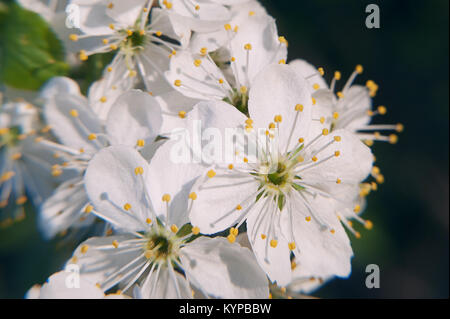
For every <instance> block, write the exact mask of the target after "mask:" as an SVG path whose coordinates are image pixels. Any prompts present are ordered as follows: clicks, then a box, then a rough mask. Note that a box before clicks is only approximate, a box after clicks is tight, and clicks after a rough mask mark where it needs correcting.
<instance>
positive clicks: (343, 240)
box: [282, 196, 353, 278]
mask: <svg viewBox="0 0 450 319" xmlns="http://www.w3.org/2000/svg"><path fill="white" fill-rule="evenodd" d="M293 198H295V199H294V202H293V207H294V208H295V209H294V211H293V212H292V226H290V225H289V224H288V223H287V221H289V219H287V220H286V222H285V223H283V224H282V228H283V229H284V232H286V233H287V232H288V231H289V229H290V227H292V229H293V233H294V239H295V243H296V250H295V251H294V253H295V256H296V258H295V262H296V264H297V267H298V270H297V271H296V273H295V275H296V276H297V277H319V278H327V277H329V276H333V275H336V276H340V277H346V276H348V275H349V274H350V272H351V258H352V257H353V251H352V248H351V246H350V240H349V238H348V236H347V234H346V232H345V230H344V228H343V227H342V225H341V223H340V221H339V219H338V218H337V216H336V213H335V212H334V207H333V206H331V205H330V202H329V201H328V200H326V199H323V198H321V196H317V197H316V198H315V199H314V198H312V197H311V196H308V201H309V203H310V206H311V207H312V208H313V209H314V211H315V212H316V214H318V216H320V219H321V221H322V222H323V223H325V224H326V225H327V226H328V228H327V229H326V228H323V227H321V226H322V225H320V224H319V223H318V222H317V221H316V220H315V218H314V217H313V218H312V219H311V221H307V220H306V219H305V216H308V214H309V210H308V208H307V207H306V206H305V205H304V204H303V201H301V200H299V197H293ZM302 212H304V213H302ZM331 230H333V232H332V231H331Z"/></svg>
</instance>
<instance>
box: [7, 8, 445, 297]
mask: <svg viewBox="0 0 450 319" xmlns="http://www.w3.org/2000/svg"><path fill="white" fill-rule="evenodd" d="M1 1H2V0H0V2H1ZM261 2H262V3H263V5H264V6H265V7H266V8H267V10H268V12H269V13H270V14H271V15H272V16H274V17H275V19H276V20H277V25H278V29H279V33H280V34H281V35H284V36H285V37H286V38H287V39H288V40H289V58H290V60H292V59H295V58H302V59H306V60H308V61H309V62H310V63H312V64H314V65H316V66H322V67H324V69H325V71H326V72H327V75H328V76H329V75H330V74H332V73H333V71H334V70H340V71H341V72H342V74H343V79H345V78H346V77H347V76H348V75H349V74H350V73H351V72H352V70H353V69H354V67H355V65H356V64H362V65H363V66H364V69H365V72H364V74H363V75H362V76H361V77H359V78H358V80H357V81H360V83H365V82H366V81H367V80H368V79H372V80H374V81H375V82H376V83H377V84H379V86H380V89H379V91H378V94H377V96H376V98H375V100H374V104H375V105H386V106H387V107H388V113H387V114H386V115H385V116H383V117H378V118H376V121H378V122H380V123H398V122H401V123H403V124H404V125H405V131H404V132H403V133H402V134H400V139H399V143H398V144H396V145H390V144H387V143H377V144H375V146H374V147H373V149H374V152H375V154H376V155H377V166H379V167H380V168H381V170H382V173H383V174H384V176H385V179H386V182H385V183H384V184H383V185H381V187H380V188H379V190H378V191H377V192H374V193H372V194H371V195H370V196H369V198H368V201H369V206H368V209H367V210H366V212H365V213H364V215H365V217H366V218H368V219H370V220H372V221H373V223H374V228H373V229H372V230H370V231H367V230H364V229H361V234H362V238H361V239H353V240H352V243H353V248H354V251H355V257H354V259H353V272H352V274H351V276H350V277H349V278H348V279H335V280H332V281H331V282H329V283H328V284H327V285H325V286H324V287H323V288H321V289H319V290H318V291H316V292H315V293H314V296H317V297H322V298H448V296H449V197H448V191H449V190H448V182H449V172H448V162H449V140H448V136H449V127H448V125H449V93H448V87H449V83H448V70H449V65H448V61H449V58H448V57H449V48H448V46H449V40H448V29H449V22H448V13H449V8H448V6H449V1H447V0H430V1H428V0H421V1H419V0H417V1H408V0H395V1H375V0H368V1H356V0H341V1H336V0H314V1H292V0H261ZM371 3H375V4H378V5H379V7H380V13H381V28H380V29H367V28H366V26H365V19H366V16H367V13H365V8H366V6H367V5H368V4H371ZM2 36H3V35H2V34H1V33H0V37H2ZM90 60H91V59H90ZM96 61H97V60H95V59H94V62H95V63H97V62H98V61H97V62H96ZM89 63H93V62H89ZM29 210H30V209H29ZM35 222H36V220H35V215H34V214H32V213H30V214H28V217H27V218H26V219H25V220H24V221H23V222H21V223H18V224H15V225H14V226H12V227H9V228H6V229H0V298H22V297H23V295H24V293H25V292H26V291H27V289H28V288H30V287H31V286H32V285H33V284H35V283H42V282H44V281H45V280H46V278H47V277H48V276H49V275H50V274H51V273H53V272H55V271H57V270H58V269H59V268H60V267H61V264H62V262H63V261H64V260H65V258H66V257H68V256H70V253H71V246H72V245H73V243H71V242H70V241H68V242H67V243H66V244H67V245H68V247H67V246H65V248H64V249H63V248H62V247H63V246H62V245H61V244H60V240H55V241H51V242H46V241H44V240H43V239H42V237H41V236H40V235H39V233H38V232H37V230H36V223H35ZM368 264H377V265H379V267H380V271H381V287H380V288H379V289H367V288H366V286H365V277H366V275H367V274H366V273H365V267H366V265H368Z"/></svg>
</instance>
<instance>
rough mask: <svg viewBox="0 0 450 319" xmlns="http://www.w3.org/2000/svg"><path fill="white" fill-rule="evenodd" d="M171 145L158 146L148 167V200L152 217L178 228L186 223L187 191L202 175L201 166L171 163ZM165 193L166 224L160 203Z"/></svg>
mask: <svg viewBox="0 0 450 319" xmlns="http://www.w3.org/2000/svg"><path fill="white" fill-rule="evenodd" d="M172 148H173V142H171V141H169V142H166V143H165V144H164V145H162V146H161V147H160V148H159V149H158V150H157V151H156V153H155V155H154V156H153V158H152V159H151V162H150V164H149V166H148V170H149V172H148V175H147V178H148V185H149V189H150V198H151V201H152V203H153V207H154V209H155V212H156V214H157V215H158V216H159V218H160V219H161V220H163V221H165V223H166V224H168V225H171V224H175V225H178V226H182V225H184V224H186V223H187V222H189V220H188V199H189V192H190V190H191V188H192V185H193V183H194V181H195V179H196V178H197V177H198V176H199V175H200V174H201V173H202V172H203V169H202V168H201V166H199V165H196V164H193V163H175V162H173V161H172V160H171V150H172ZM165 194H169V195H170V196H171V200H170V202H169V221H166V217H165V216H166V211H167V207H166V206H167V203H166V202H163V201H162V197H163V195H165Z"/></svg>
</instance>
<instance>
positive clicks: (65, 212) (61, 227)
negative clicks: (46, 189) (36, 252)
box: [38, 177, 94, 238]
mask: <svg viewBox="0 0 450 319" xmlns="http://www.w3.org/2000/svg"><path fill="white" fill-rule="evenodd" d="M80 182H81V181H80V178H79V177H76V178H74V179H71V180H69V181H67V182H66V183H64V184H62V185H61V186H59V187H58V188H57V189H56V190H55V192H54V193H53V195H52V196H50V197H49V198H48V199H47V200H46V201H45V202H44V204H43V205H42V207H41V210H40V214H39V220H38V225H39V228H40V229H41V231H42V232H43V234H44V236H45V237H46V238H53V237H54V236H56V235H57V234H58V233H60V232H62V231H65V230H67V229H69V228H71V227H81V226H83V225H86V224H87V223H86V222H87V221H86V220H84V221H80V218H81V217H82V216H83V214H85V213H84V209H85V207H86V206H87V205H88V203H89V202H88V198H87V195H86V191H85V189H84V185H83V184H82V183H80ZM85 218H87V219H89V221H88V222H89V223H92V222H93V221H94V217H93V216H92V215H87V214H86V215H85Z"/></svg>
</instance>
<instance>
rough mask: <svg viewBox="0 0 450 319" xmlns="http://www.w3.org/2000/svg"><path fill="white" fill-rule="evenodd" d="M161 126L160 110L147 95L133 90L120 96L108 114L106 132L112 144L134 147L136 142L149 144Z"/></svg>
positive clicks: (153, 99)
mask: <svg viewBox="0 0 450 319" xmlns="http://www.w3.org/2000/svg"><path fill="white" fill-rule="evenodd" d="M161 125H162V116H161V108H160V106H159V104H158V102H157V101H156V99H155V98H154V97H152V96H150V95H149V94H148V93H144V92H142V91H138V90H133V91H129V92H127V93H124V94H123V95H121V96H120V97H119V98H118V99H117V101H116V102H115V103H114V105H113V106H112V107H111V110H110V112H109V114H108V118H107V120H106V132H107V133H108V134H109V135H110V136H111V137H112V138H113V141H112V144H113V145H114V144H123V145H128V146H132V147H134V146H136V144H137V141H138V140H141V139H142V140H144V141H145V143H146V144H150V143H152V142H153V140H154V139H155V138H156V136H158V134H159V130H160V128H161Z"/></svg>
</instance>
